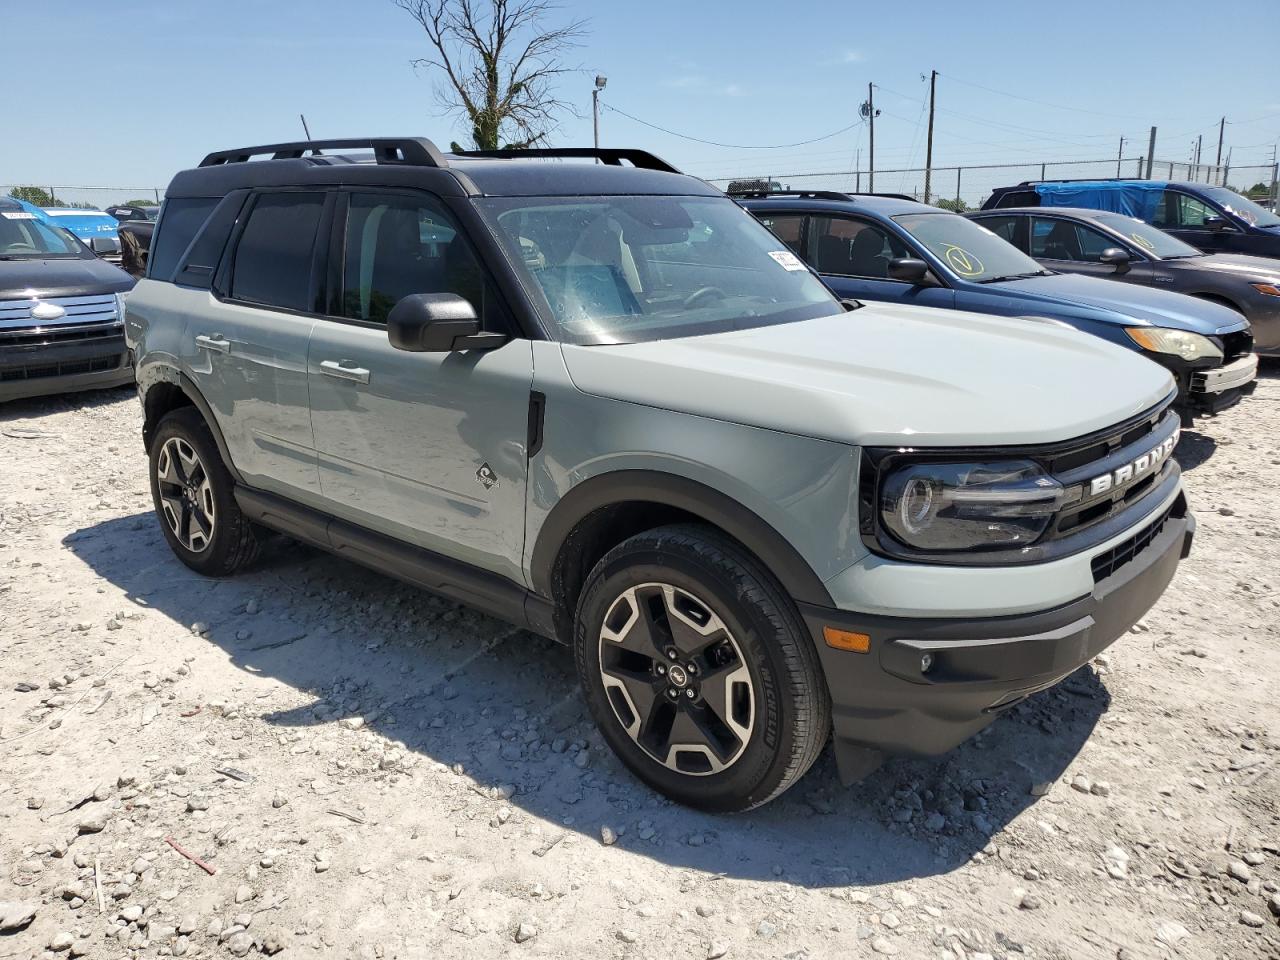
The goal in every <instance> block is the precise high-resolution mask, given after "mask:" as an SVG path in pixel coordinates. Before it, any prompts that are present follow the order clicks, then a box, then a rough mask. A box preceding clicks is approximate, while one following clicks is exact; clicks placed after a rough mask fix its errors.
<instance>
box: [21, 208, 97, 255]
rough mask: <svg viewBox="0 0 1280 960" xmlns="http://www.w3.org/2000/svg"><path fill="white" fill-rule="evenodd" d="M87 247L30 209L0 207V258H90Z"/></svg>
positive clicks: (69, 233)
mask: <svg viewBox="0 0 1280 960" xmlns="http://www.w3.org/2000/svg"><path fill="white" fill-rule="evenodd" d="M92 257H93V254H92V253H90V252H89V248H88V247H86V246H85V245H84V244H83V243H81V242H80V241H79V240H77V239H76V238H75V236H74V235H73V234H72V233H71V232H70V231H69V230H64V229H63V228H62V227H55V226H53V224H50V223H45V222H44V221H43V220H39V219H37V218H36V215H35V214H34V213H27V212H25V211H23V212H10V211H8V210H5V211H0V260H47V259H67V260H81V259H85V260H87V259H91V258H92Z"/></svg>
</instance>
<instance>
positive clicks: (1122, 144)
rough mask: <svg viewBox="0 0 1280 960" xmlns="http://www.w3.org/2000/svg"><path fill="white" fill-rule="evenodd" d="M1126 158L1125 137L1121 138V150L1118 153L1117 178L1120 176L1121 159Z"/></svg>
mask: <svg viewBox="0 0 1280 960" xmlns="http://www.w3.org/2000/svg"><path fill="white" fill-rule="evenodd" d="M1123 159H1124V137H1121V138H1120V152H1119V153H1117V154H1116V179H1119V177H1120V161H1122V160H1123Z"/></svg>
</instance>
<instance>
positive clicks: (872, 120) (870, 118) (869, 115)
mask: <svg viewBox="0 0 1280 960" xmlns="http://www.w3.org/2000/svg"><path fill="white" fill-rule="evenodd" d="M875 90H876V88H875V84H873V83H868V84H867V101H866V103H864V104H863V105H862V107H861V109H860V110H859V111H858V112H859V114H860V115H861V116H862V118H863V119H864V120H866V121H867V129H868V130H870V132H871V151H870V153H871V156H870V159H869V160H868V161H867V190H868V192H870V193H875V192H876V113H877V112H878V111H877V110H876V93H875Z"/></svg>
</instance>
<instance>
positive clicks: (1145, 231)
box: [1096, 213, 1205, 260]
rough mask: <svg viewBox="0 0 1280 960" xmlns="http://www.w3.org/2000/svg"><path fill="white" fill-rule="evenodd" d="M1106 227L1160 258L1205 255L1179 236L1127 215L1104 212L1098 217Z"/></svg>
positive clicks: (1099, 221) (1171, 258)
mask: <svg viewBox="0 0 1280 960" xmlns="http://www.w3.org/2000/svg"><path fill="white" fill-rule="evenodd" d="M1096 219H1097V221H1098V223H1100V224H1102V225H1103V226H1104V227H1110V228H1111V229H1112V230H1114V231H1115V232H1116V233H1118V234H1120V235H1121V236H1122V237H1124V238H1125V239H1126V240H1131V241H1132V242H1133V243H1134V244H1135V245H1136V246H1137V247H1138V248H1139V249H1140V250H1142V251H1143V252H1144V253H1148V254H1150V255H1151V256H1152V257H1155V258H1157V259H1160V260H1174V259H1178V258H1180V257H1203V256H1205V254H1204V253H1202V252H1201V251H1199V250H1197V249H1196V248H1195V247H1193V246H1191V244H1189V243H1183V242H1182V241H1181V240H1179V239H1178V238H1177V237H1175V236H1172V235H1171V234H1168V233H1165V232H1164V231H1163V230H1160V229H1159V228H1157V227H1153V226H1151V224H1149V223H1144V222H1143V221H1141V220H1135V219H1134V218H1133V217H1126V216H1124V215H1123V214H1119V213H1104V214H1100V215H1098V217H1097V218H1096Z"/></svg>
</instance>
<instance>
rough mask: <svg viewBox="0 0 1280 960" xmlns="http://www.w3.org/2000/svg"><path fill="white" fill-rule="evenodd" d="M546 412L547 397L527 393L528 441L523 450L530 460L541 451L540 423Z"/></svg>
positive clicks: (535, 391) (537, 393) (536, 393)
mask: <svg viewBox="0 0 1280 960" xmlns="http://www.w3.org/2000/svg"><path fill="white" fill-rule="evenodd" d="M546 412H547V396H546V394H544V393H539V392H538V391H537V390H533V391H531V392H530V393H529V441H528V444H527V445H526V447H525V449H526V451H527V457H528V459H530V460H532V459H533V458H534V457H536V456H537V455H538V451H539V450H541V449H542V421H543V420H544V419H545V416H546Z"/></svg>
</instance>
